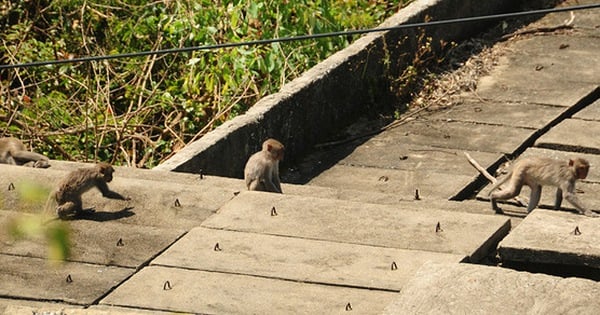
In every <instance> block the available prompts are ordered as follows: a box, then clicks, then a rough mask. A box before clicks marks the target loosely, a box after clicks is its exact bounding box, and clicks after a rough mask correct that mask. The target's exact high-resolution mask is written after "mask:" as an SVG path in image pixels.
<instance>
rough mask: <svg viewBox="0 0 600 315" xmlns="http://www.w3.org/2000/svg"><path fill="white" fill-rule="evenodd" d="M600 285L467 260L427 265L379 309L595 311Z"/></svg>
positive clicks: (599, 305)
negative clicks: (396, 295) (477, 263)
mask: <svg viewBox="0 0 600 315" xmlns="http://www.w3.org/2000/svg"><path fill="white" fill-rule="evenodd" d="M599 295H600V284H599V283H598V282H595V281H591V280H586V279H576V278H566V279H565V278H560V277H552V276H547V275H542V274H532V273H527V272H517V271H514V270H510V269H504V268H499V267H486V266H478V265H469V264H433V263H429V264H425V265H424V266H423V267H422V268H421V269H420V270H419V271H418V272H417V274H416V275H415V276H414V277H413V278H412V279H411V280H410V281H409V283H408V284H407V285H406V286H405V288H404V289H403V290H402V292H401V293H400V294H399V296H398V298H397V299H396V300H394V302H392V303H391V304H390V305H388V306H387V308H386V309H385V311H384V312H383V314H597V313H598V310H599V309H600V300H599V299H598V296H599Z"/></svg>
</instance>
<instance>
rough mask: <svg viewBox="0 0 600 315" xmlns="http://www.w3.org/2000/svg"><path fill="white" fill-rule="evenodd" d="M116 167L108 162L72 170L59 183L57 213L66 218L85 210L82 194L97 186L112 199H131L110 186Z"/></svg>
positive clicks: (56, 194)
mask: <svg viewBox="0 0 600 315" xmlns="http://www.w3.org/2000/svg"><path fill="white" fill-rule="evenodd" d="M114 171H115V170H114V168H113V167H112V166H111V165H110V164H107V163H98V164H96V165H95V166H92V167H87V168H80V169H77V170H74V171H72V172H71V173H69V175H67V177H65V178H64V179H63V180H62V181H61V182H60V183H59V185H58V190H57V191H56V193H55V195H54V198H55V199H56V202H57V203H58V206H57V207H56V214H57V215H58V217H59V218H61V219H64V218H67V217H68V216H72V215H77V214H80V213H82V212H83V207H82V202H81V195H82V194H83V193H85V192H86V191H88V190H90V189H92V188H94V187H96V188H98V190H100V192H102V196H104V197H106V198H110V199H119V200H131V198H129V197H124V196H122V195H121V194H119V193H117V192H114V191H112V190H110V189H109V188H108V185H107V183H109V182H110V181H112V179H113V175H112V174H113V172H114Z"/></svg>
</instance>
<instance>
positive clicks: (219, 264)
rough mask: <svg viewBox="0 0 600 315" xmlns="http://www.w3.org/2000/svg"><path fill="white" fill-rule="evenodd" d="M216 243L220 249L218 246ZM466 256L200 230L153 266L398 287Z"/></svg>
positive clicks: (366, 286) (316, 281)
mask: <svg viewBox="0 0 600 315" xmlns="http://www.w3.org/2000/svg"><path fill="white" fill-rule="evenodd" d="M216 244H219V249H220V250H215V246H216ZM464 258H465V256H464V255H453V254H443V253H434V252H426V251H418V250H402V249H395V248H385V247H374V246H364V245H354V244H345V243H337V242H336V243H334V242H325V241H317V240H307V239H298V238H291V237H282V236H273V235H262V234H255V233H244V232H234V231H219V230H212V229H206V228H196V229H193V230H191V231H190V232H189V233H188V234H187V235H186V236H185V237H183V238H182V239H181V240H179V241H178V242H177V243H176V244H174V245H173V246H172V247H170V248H169V249H168V250H167V251H165V252H164V253H163V254H162V255H160V256H159V257H157V258H156V259H154V260H153V261H152V263H151V265H163V266H169V267H178V268H186V269H194V270H205V271H218V272H224V273H232V274H244V275H255V276H262V277H267V278H275V279H287V280H294V281H299V282H311V283H324V284H332V285H340V286H351V287H363V288H373V289H383V290H396V291H400V289H401V288H402V286H403V285H404V283H405V282H406V281H407V280H408V278H410V277H411V276H412V275H413V273H414V272H416V271H417V269H418V268H419V267H420V266H421V265H422V264H423V263H424V262H426V261H436V262H455V263H458V262H460V261H461V260H463V259H464ZM392 264H393V265H394V268H392Z"/></svg>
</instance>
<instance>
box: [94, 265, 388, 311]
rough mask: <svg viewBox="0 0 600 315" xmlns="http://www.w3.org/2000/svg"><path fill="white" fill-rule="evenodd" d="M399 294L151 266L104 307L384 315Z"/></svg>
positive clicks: (116, 292)
mask: <svg viewBox="0 0 600 315" xmlns="http://www.w3.org/2000/svg"><path fill="white" fill-rule="evenodd" d="M395 296H396V293H394V292H388V291H378V290H365V289H356V288H345V287H339V286H326V285H319V284H308V283H301V282H293V281H282V280H274V279H268V278H263V277H252V276H246V275H234V274H226V273H219V272H206V271H199V270H186V269H175V268H168V267H159V266H150V267H146V268H144V269H142V270H141V271H140V272H138V273H136V274H135V275H134V276H133V277H131V279H129V280H128V281H127V282H125V283H124V284H123V285H121V286H119V287H118V288H116V290H115V291H113V292H112V293H111V294H109V295H108V296H107V297H105V298H104V299H102V300H101V301H100V304H102V305H114V306H126V307H136V308H146V309H153V310H163V311H174V312H189V313H195V314H197V313H202V314H298V313H304V314H337V313H345V312H349V311H352V313H357V314H380V313H381V312H382V311H383V308H384V307H385V305H387V304H389V303H390V302H391V301H392V300H393V299H394V297H395Z"/></svg>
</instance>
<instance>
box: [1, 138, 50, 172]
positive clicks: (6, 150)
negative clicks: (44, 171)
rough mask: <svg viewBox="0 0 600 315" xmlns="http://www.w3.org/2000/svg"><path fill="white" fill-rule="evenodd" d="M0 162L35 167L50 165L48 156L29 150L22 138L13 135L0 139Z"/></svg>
mask: <svg viewBox="0 0 600 315" xmlns="http://www.w3.org/2000/svg"><path fill="white" fill-rule="evenodd" d="M0 163H3V164H12V165H23V166H29V167H35V168H48V167H50V163H49V160H48V158H47V157H45V156H44V155H42V154H39V153H35V152H30V151H28V150H27V148H26V147H25V145H24V144H23V142H21V140H19V139H17V138H13V137H5V138H2V139H0Z"/></svg>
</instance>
